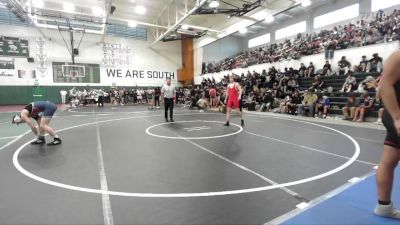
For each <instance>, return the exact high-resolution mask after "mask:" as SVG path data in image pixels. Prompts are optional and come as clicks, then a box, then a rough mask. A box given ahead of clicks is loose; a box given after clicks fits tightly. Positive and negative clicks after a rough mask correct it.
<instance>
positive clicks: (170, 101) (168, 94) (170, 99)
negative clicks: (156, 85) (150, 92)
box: [161, 78, 176, 122]
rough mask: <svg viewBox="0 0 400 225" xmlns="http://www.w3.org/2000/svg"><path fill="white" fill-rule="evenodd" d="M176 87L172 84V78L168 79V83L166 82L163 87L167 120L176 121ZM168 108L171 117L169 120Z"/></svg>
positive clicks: (162, 92)
mask: <svg viewBox="0 0 400 225" xmlns="http://www.w3.org/2000/svg"><path fill="white" fill-rule="evenodd" d="M175 94H176V92H175V87H174V86H173V85H171V79H169V78H168V79H167V84H164V85H163V87H162V88H161V95H162V97H163V98H164V107H165V121H166V122H174V112H173V111H174V101H175ZM168 109H169V114H170V115H169V116H170V117H169V118H170V120H168Z"/></svg>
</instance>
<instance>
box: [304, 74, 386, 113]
mask: <svg viewBox="0 0 400 225" xmlns="http://www.w3.org/2000/svg"><path fill="white" fill-rule="evenodd" d="M379 75H380V73H355V74H354V75H353V76H354V77H356V79H357V83H358V84H359V83H360V82H361V81H363V80H364V79H365V78H366V77H367V76H373V77H374V78H376V77H378V76H379ZM321 79H322V80H323V81H324V87H325V89H326V88H328V87H332V88H333V93H326V95H327V96H329V98H330V100H331V103H332V107H331V111H330V113H331V115H341V114H342V110H341V109H342V107H343V106H344V105H346V102H347V96H348V95H349V94H350V93H342V92H339V90H340V89H342V86H343V84H344V82H345V80H346V76H337V75H333V76H325V77H321ZM313 81H314V78H313V77H311V78H300V79H299V86H300V88H301V89H308V88H310V87H311V86H312V83H313ZM351 94H354V95H355V96H356V97H358V98H359V97H360V96H361V93H351ZM369 94H370V96H371V97H374V98H375V94H376V93H375V92H370V93H369ZM368 117H378V112H377V109H374V110H373V111H372V112H370V113H369V114H368Z"/></svg>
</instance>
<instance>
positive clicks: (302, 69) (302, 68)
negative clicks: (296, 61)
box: [299, 63, 307, 77]
mask: <svg viewBox="0 0 400 225" xmlns="http://www.w3.org/2000/svg"><path fill="white" fill-rule="evenodd" d="M306 70H307V67H306V66H305V65H304V63H301V64H300V68H299V76H300V77H304V76H305V74H306Z"/></svg>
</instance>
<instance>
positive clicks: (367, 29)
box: [202, 10, 400, 74]
mask: <svg viewBox="0 0 400 225" xmlns="http://www.w3.org/2000/svg"><path fill="white" fill-rule="evenodd" d="M399 39H400V11H399V10H394V12H393V13H392V14H390V15H385V13H384V12H383V11H378V12H377V13H376V16H375V18H374V19H372V20H371V21H369V22H368V21H366V20H359V21H357V22H355V23H349V24H347V25H344V26H335V27H334V28H333V29H332V30H322V31H320V32H314V33H312V34H298V35H297V37H296V38H294V39H293V40H290V39H286V40H284V41H283V42H281V43H274V44H270V45H265V46H262V47H259V48H256V49H253V50H249V51H246V52H242V53H240V54H239V55H237V56H235V57H230V58H226V59H224V60H222V61H220V62H208V63H206V62H204V63H203V66H202V73H203V74H207V73H214V72H221V71H225V70H232V69H236V68H247V67H249V66H252V65H255V64H263V63H274V62H278V61H282V60H290V59H299V58H301V57H302V56H307V55H313V54H318V53H322V52H325V58H326V59H332V58H333V56H334V51H335V50H340V49H347V48H351V47H360V46H365V45H371V44H377V43H383V42H389V41H395V40H399ZM326 69H329V68H326Z"/></svg>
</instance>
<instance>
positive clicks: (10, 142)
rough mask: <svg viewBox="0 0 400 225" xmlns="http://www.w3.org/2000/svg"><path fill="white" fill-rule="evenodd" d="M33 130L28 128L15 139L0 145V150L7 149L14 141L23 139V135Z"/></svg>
mask: <svg viewBox="0 0 400 225" xmlns="http://www.w3.org/2000/svg"><path fill="white" fill-rule="evenodd" d="M30 132H31V130H27V131H25V132H24V133H22V134H21V135H19V136H18V137H16V138H15V139H13V140H11V141H9V142H8V143H7V144H5V145H3V146H2V147H0V151H1V150H3V149H5V148H6V147H8V146H10V145H12V144H13V143H15V142H16V141H18V140H19V139H21V138H22V137H23V136H25V135H27V134H29V133H30Z"/></svg>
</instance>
